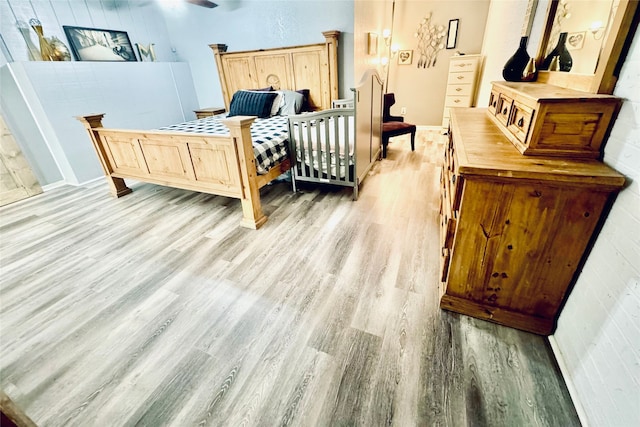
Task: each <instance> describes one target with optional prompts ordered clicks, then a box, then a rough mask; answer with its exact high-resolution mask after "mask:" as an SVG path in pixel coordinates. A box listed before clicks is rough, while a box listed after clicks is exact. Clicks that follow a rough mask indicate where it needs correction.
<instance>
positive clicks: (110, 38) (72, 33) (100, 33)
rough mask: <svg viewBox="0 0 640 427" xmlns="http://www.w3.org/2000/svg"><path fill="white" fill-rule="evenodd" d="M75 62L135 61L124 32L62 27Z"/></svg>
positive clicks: (129, 41)
mask: <svg viewBox="0 0 640 427" xmlns="http://www.w3.org/2000/svg"><path fill="white" fill-rule="evenodd" d="M62 28H63V29H64V33H65V34H66V35H67V39H69V45H70V46H71V51H72V52H73V56H74V57H75V58H76V60H77V61H137V60H138V59H137V58H136V54H135V52H134V50H133V46H132V45H131V40H129V35H128V34H127V33H126V32H125V31H114V30H101V29H98V28H85V27H70V26H68V25H63V26H62Z"/></svg>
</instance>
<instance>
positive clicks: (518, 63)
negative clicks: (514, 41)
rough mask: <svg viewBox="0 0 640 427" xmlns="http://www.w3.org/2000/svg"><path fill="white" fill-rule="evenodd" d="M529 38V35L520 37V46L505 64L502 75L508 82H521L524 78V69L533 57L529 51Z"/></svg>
mask: <svg viewBox="0 0 640 427" xmlns="http://www.w3.org/2000/svg"><path fill="white" fill-rule="evenodd" d="M528 40H529V37H528V36H523V37H521V38H520V46H519V47H518V50H516V53H514V54H513V56H512V57H511V58H509V60H508V61H507V63H506V64H504V68H503V69H502V77H504V79H505V80H506V81H508V82H520V81H522V80H523V78H522V77H523V75H522V73H523V72H524V69H525V68H526V67H527V64H528V63H529V60H530V59H531V57H530V56H529V54H528V53H527V42H528Z"/></svg>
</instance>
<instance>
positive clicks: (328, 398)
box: [0, 130, 579, 427]
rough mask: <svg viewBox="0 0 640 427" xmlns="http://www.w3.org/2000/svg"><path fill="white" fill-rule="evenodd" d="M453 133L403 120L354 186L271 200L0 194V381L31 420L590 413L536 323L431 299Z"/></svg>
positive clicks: (558, 421) (394, 420)
mask: <svg viewBox="0 0 640 427" xmlns="http://www.w3.org/2000/svg"><path fill="white" fill-rule="evenodd" d="M444 138H445V137H443V136H442V135H440V134H439V133H438V132H434V131H424V130H420V131H419V132H418V135H417V140H416V150H415V151H413V152H412V151H410V148H409V139H408V138H406V137H404V136H403V137H398V138H395V139H394V140H393V142H392V143H391V144H390V145H389V154H388V157H387V158H386V159H383V160H382V161H380V162H377V163H376V165H375V166H374V168H373V169H372V170H371V172H370V173H369V176H368V177H367V179H366V180H365V181H364V185H362V188H361V191H360V196H359V199H358V201H355V202H354V201H352V200H351V191H349V189H348V188H338V187H335V186H326V185H317V184H310V183H302V184H301V185H300V191H299V192H297V193H292V192H291V187H290V184H289V183H288V182H286V180H284V181H283V180H281V181H279V182H275V183H273V184H271V185H267V186H265V187H264V188H262V189H261V190H260V192H261V199H262V205H263V209H264V211H265V213H266V214H267V215H268V216H269V220H268V221H267V223H266V224H265V225H264V226H263V227H262V228H260V229H259V230H247V229H244V228H241V227H239V226H238V223H239V222H240V219H241V217H242V214H241V206H240V202H239V201H238V200H235V199H228V198H225V197H219V196H211V195H207V194H201V193H196V192H190V191H185V190H179V189H172V188H166V187H161V186H156V185H151V184H146V183H139V182H128V185H129V186H130V188H132V189H133V193H132V194H130V195H127V196H126V197H122V198H119V199H114V198H112V197H110V195H109V194H108V187H107V185H106V183H104V182H103V181H100V182H93V183H90V184H87V185H85V186H80V187H71V186H66V187H60V188H57V189H54V190H51V191H47V192H46V193H44V194H41V195H38V196H35V197H32V198H29V199H26V200H23V201H20V202H16V203H13V204H10V205H7V206H4V207H2V208H0V373H1V374H0V389H2V390H3V391H4V392H5V393H6V394H7V395H8V396H9V397H10V398H11V399H12V401H13V402H15V403H16V404H17V405H18V406H19V407H20V408H22V409H23V410H24V411H25V412H26V414H27V415H28V416H29V417H31V418H32V419H33V420H34V422H36V424H37V425H39V426H89V425H91V426H92V425H153V426H157V425H167V426H180V427H181V426H185V425H248V426H272V425H283V426H289V425H291V426H310V425H349V426H373V425H396V426H407V425H434V426H435V425H441V426H456V425H492V426H493V425H504V426H512V425H536V426H557V425H562V426H565V425H566V426H571V425H579V423H578V418H577V415H576V413H575V410H574V408H573V406H572V404H571V400H570V398H569V394H568V392H567V389H566V387H565V385H564V383H563V380H562V378H561V376H560V374H559V371H558V369H557V366H556V365H555V362H554V360H553V356H552V354H551V352H550V350H549V347H548V343H547V342H546V341H545V339H544V338H542V337H539V336H535V335H532V334H527V333H524V332H521V331H517V330H513V329H508V328H505V327H502V326H499V325H496V324H492V323H487V322H483V321H480V320H476V319H471V318H468V317H465V316H462V315H459V314H455V313H449V312H446V311H442V310H440V308H439V305H438V303H439V301H438V299H439V288H438V286H439V281H438V273H439V272H438V268H439V258H438V257H439V222H438V221H439V219H438V210H439V194H438V191H439V185H440V183H439V179H440V176H439V174H440V165H441V162H442V152H443V147H444V142H445V139H444Z"/></svg>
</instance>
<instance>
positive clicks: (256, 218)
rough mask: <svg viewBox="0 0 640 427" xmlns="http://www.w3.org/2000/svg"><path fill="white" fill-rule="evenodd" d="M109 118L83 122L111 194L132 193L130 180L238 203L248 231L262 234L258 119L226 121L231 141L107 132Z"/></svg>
mask: <svg viewBox="0 0 640 427" xmlns="http://www.w3.org/2000/svg"><path fill="white" fill-rule="evenodd" d="M103 117H104V114H96V115H91V116H82V117H78V120H80V121H81V122H82V123H83V124H84V126H85V127H86V129H87V131H88V133H89V136H90V138H91V141H92V143H93V146H94V148H95V150H96V153H97V155H98V159H99V160H100V164H101V165H102V169H103V171H104V173H105V176H106V177H107V181H108V183H109V187H110V191H111V194H112V195H113V196H115V197H121V196H124V195H125V194H128V193H130V192H131V189H130V188H128V187H127V186H126V184H125V181H124V179H125V178H131V179H135V180H138V181H143V182H149V183H153V184H159V185H164V186H168V187H175V188H182V189H186V190H193V191H200V192H203V193H209V194H215V195H220V196H227V197H233V198H238V199H240V200H241V203H242V212H243V217H242V222H241V225H242V226H243V227H247V228H252V229H257V228H259V227H260V226H262V225H263V224H264V223H265V221H266V220H267V217H266V216H265V215H264V213H263V212H262V206H261V203H260V192H259V190H260V186H261V183H260V181H259V180H258V176H257V173H256V164H255V162H256V161H255V156H254V152H253V146H252V144H251V131H250V127H251V123H252V122H253V121H254V119H255V118H254V117H244V116H238V117H233V118H230V119H227V120H225V121H224V123H225V125H226V126H227V127H228V128H229V130H230V136H228V137H223V136H212V135H203V134H194V133H184V132H164V131H162V132H161V131H140V130H120V129H105V128H103V127H102V118H103Z"/></svg>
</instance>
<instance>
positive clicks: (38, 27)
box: [29, 18, 54, 61]
mask: <svg viewBox="0 0 640 427" xmlns="http://www.w3.org/2000/svg"><path fill="white" fill-rule="evenodd" d="M29 25H31V28H33V31H35V32H36V34H37V35H38V41H39V42H40V56H42V60H43V61H53V60H54V59H53V49H52V48H51V45H50V44H49V41H48V40H47V39H46V38H45V36H44V33H43V31H42V24H41V23H40V21H38V20H37V19H35V18H32V19H30V20H29Z"/></svg>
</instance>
